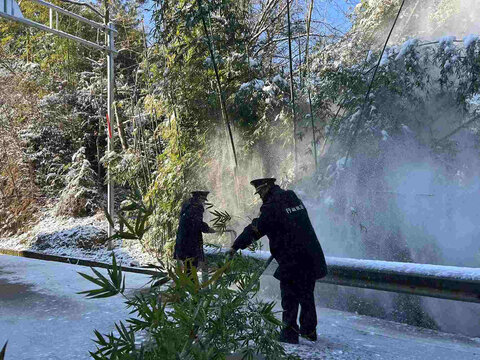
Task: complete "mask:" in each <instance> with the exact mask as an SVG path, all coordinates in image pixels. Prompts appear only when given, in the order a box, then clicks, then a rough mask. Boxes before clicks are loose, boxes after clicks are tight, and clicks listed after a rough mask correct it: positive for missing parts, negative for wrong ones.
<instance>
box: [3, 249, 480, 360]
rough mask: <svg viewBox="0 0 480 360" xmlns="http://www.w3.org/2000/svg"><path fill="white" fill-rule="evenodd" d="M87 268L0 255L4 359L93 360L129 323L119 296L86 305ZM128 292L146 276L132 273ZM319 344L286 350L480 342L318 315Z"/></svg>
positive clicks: (471, 351)
mask: <svg viewBox="0 0 480 360" xmlns="http://www.w3.org/2000/svg"><path fill="white" fill-rule="evenodd" d="M78 271H81V272H89V271H90V270H89V269H88V268H86V267H80V266H75V265H68V264H63V263H55V262H48V261H41V260H33V259H25V258H19V257H14V256H6V255H0V345H3V343H4V342H5V341H6V340H7V339H8V340H9V344H8V349H7V350H8V351H7V357H6V360H13V359H15V360H30V359H35V360H47V359H48V360H56V359H72V360H77V359H89V356H88V351H89V350H93V349H94V344H93V342H92V341H91V340H90V339H91V338H92V336H93V329H98V330H99V331H100V332H102V333H105V332H109V331H111V330H112V329H113V322H114V321H118V320H120V319H125V318H127V317H128V311H127V310H126V309H125V308H124V304H123V299H122V297H120V296H117V297H113V298H109V299H101V300H88V299H85V298H84V297H82V296H81V295H77V294H76V292H78V291H82V290H85V289H89V288H91V287H92V284H90V283H89V282H87V281H86V280H84V279H83V278H81V277H80V276H79V275H78V274H77V272H78ZM126 276H127V287H129V288H138V287H141V286H142V285H144V284H145V283H146V281H148V276H145V275H141V274H132V273H127V274H126ZM317 311H318V315H319V325H318V333H319V340H318V341H317V343H315V344H314V343H311V342H308V341H305V340H303V339H302V340H301V345H299V346H287V347H288V348H289V350H291V351H293V352H295V353H297V354H299V355H300V356H301V357H302V359H306V360H310V359H335V360H337V359H348V360H367V359H389V360H397V359H409V360H416V359H419V360H420V359H421V360H443V359H445V360H447V359H448V360H452V359H455V360H463V359H465V360H467V359H468V360H471V359H479V360H480V339H470V338H467V337H464V336H460V335H452V334H445V333H440V332H436V331H431V330H425V329H420V328H416V327H413V326H408V325H403V324H398V323H394V322H389V321H384V320H379V319H375V318H371V317H367V316H359V315H354V314H351V313H345V312H341V311H336V310H330V309H324V308H319V309H318V310H317Z"/></svg>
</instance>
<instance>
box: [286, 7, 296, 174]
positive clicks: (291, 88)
mask: <svg viewBox="0 0 480 360" xmlns="http://www.w3.org/2000/svg"><path fill="white" fill-rule="evenodd" d="M290 1H291V0H287V20H288V58H289V65H290V101H291V106H292V116H293V151H294V156H295V160H294V168H295V173H296V170H297V165H298V151H297V136H296V135H297V121H296V109H295V92H294V89H293V61H292V32H291V24H290Z"/></svg>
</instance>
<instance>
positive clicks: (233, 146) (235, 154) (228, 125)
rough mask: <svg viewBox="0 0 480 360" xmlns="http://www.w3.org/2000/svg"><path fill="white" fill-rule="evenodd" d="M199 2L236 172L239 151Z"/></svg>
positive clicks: (198, 1)
mask: <svg viewBox="0 0 480 360" xmlns="http://www.w3.org/2000/svg"><path fill="white" fill-rule="evenodd" d="M197 4H198V8H199V10H200V17H201V19H202V24H203V30H204V31H205V36H206V37H207V43H208V49H209V51H210V57H211V58H212V64H213V69H214V70H215V79H216V84H217V91H218V96H219V98H220V107H221V109H222V115H223V119H224V121H225V126H226V128H227V133H228V136H229V138H230V144H231V146H232V152H233V158H234V160H235V173H236V169H237V167H238V161H237V153H236V151H235V143H234V141H233V134H232V129H231V127H230V121H229V119H228V114H227V106H226V102H225V97H224V94H223V91H222V84H221V82H220V74H219V71H218V67H217V62H216V60H215V52H214V51H213V46H212V41H211V39H210V35H209V33H208V28H207V23H206V21H205V17H204V14H203V7H202V0H197Z"/></svg>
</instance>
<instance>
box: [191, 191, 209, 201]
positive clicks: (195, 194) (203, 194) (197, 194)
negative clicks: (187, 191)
mask: <svg viewBox="0 0 480 360" xmlns="http://www.w3.org/2000/svg"><path fill="white" fill-rule="evenodd" d="M209 193H210V191H192V196H193V197H196V198H204V199H206V198H207V196H208V194H209Z"/></svg>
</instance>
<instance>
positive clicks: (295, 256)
mask: <svg viewBox="0 0 480 360" xmlns="http://www.w3.org/2000/svg"><path fill="white" fill-rule="evenodd" d="M264 235H267V236H268V239H269V242H270V252H271V254H272V255H273V257H274V258H275V260H277V262H278V269H277V270H276V271H275V274H274V276H275V277H276V278H277V279H279V280H290V279H292V280H295V279H298V278H299V277H301V278H314V279H321V278H323V277H324V276H325V275H326V274H327V264H326V262H325V257H324V255H323V250H322V247H321V246H320V243H319V242H318V239H317V236H316V234H315V230H314V229H313V226H312V224H311V222H310V218H309V217H308V213H307V209H306V208H305V206H304V205H303V203H302V201H301V200H300V199H299V198H298V197H297V195H296V194H295V193H294V192H293V191H291V190H282V189H281V188H280V187H279V186H278V185H275V186H274V187H273V188H272V189H271V190H270V192H269V193H268V194H267V196H266V198H265V199H264V202H263V205H262V207H261V208H260V216H259V217H258V218H256V219H253V221H252V223H251V224H250V225H248V226H247V227H246V228H245V229H244V230H243V232H242V233H241V234H240V235H239V236H238V237H237V239H236V240H235V242H234V244H233V246H232V247H233V248H234V249H245V248H246V247H247V246H249V245H250V244H252V242H254V241H256V240H258V239H260V238H261V237H262V236H264Z"/></svg>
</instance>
